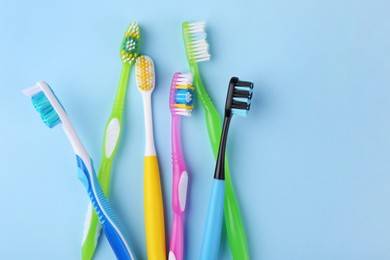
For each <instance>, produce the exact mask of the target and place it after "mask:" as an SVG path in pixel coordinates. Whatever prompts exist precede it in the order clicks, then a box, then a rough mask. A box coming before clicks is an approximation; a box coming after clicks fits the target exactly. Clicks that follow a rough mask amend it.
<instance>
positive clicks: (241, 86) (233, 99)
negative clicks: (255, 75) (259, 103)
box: [225, 77, 253, 117]
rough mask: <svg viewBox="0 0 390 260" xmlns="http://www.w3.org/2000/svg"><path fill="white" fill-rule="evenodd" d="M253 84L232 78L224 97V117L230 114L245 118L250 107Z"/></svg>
mask: <svg viewBox="0 0 390 260" xmlns="http://www.w3.org/2000/svg"><path fill="white" fill-rule="evenodd" d="M252 93H253V83H252V82H249V81H241V80H239V79H238V78H236V77H232V78H231V79H230V82H229V89H228V94H227V97H226V105H225V116H232V114H235V115H239V116H244V117H246V116H247V114H248V111H249V109H250V107H251V100H252Z"/></svg>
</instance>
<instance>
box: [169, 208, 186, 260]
mask: <svg viewBox="0 0 390 260" xmlns="http://www.w3.org/2000/svg"><path fill="white" fill-rule="evenodd" d="M183 259H184V222H183V214H179V213H176V212H174V213H173V226H172V236H171V244H170V246H169V256H168V260H183Z"/></svg>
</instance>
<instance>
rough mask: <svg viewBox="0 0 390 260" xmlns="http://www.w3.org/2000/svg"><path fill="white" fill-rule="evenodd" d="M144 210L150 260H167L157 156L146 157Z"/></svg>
mask: <svg viewBox="0 0 390 260" xmlns="http://www.w3.org/2000/svg"><path fill="white" fill-rule="evenodd" d="M144 210H145V228H146V248H147V252H148V259H149V260H160V259H166V249H165V227H164V210H163V201H162V193H161V184H160V173H159V169H158V162H157V157H156V156H145V162H144Z"/></svg>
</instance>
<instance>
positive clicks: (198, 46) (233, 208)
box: [182, 22, 249, 260]
mask: <svg viewBox="0 0 390 260" xmlns="http://www.w3.org/2000/svg"><path fill="white" fill-rule="evenodd" d="M182 30H183V38H184V45H185V49H186V56H187V60H188V63H189V66H190V70H191V73H192V74H193V75H194V87H195V90H196V93H197V95H198V98H199V100H200V103H201V104H202V106H203V108H204V110H205V116H206V125H207V132H208V135H209V139H210V144H211V147H212V150H213V153H214V156H215V158H217V154H218V144H219V138H220V134H221V130H222V126H221V117H220V116H219V114H218V112H217V110H216V108H215V107H214V105H213V103H212V102H211V100H210V97H209V95H208V94H207V91H206V89H205V87H204V86H203V83H202V80H201V78H200V74H199V70H198V63H199V62H203V61H208V60H209V59H210V54H209V46H208V43H207V41H206V32H205V22H196V23H189V22H184V23H183V25H182ZM225 173H226V194H225V199H224V203H225V206H224V216H225V224H226V230H227V235H228V240H229V245H230V250H231V251H232V255H233V258H234V259H240V260H246V259H249V251H248V245H247V241H246V234H245V228H244V224H243V221H242V218H241V214H240V208H239V206H238V202H237V199H236V196H235V193H234V188H233V183H232V180H231V178H230V173H229V167H228V162H227V160H226V166H225Z"/></svg>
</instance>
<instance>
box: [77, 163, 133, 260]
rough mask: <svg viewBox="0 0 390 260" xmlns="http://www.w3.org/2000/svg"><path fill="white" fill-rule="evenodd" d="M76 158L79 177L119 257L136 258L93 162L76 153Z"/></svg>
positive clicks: (124, 259)
mask: <svg viewBox="0 0 390 260" xmlns="http://www.w3.org/2000/svg"><path fill="white" fill-rule="evenodd" d="M76 158H77V166H78V169H79V171H78V178H79V179H80V181H81V182H82V183H83V184H84V186H85V188H86V190H87V192H88V196H89V199H90V200H91V203H92V205H93V207H94V209H95V211H96V213H97V215H98V217H99V221H100V223H101V224H102V227H103V231H104V233H105V234H106V237H107V239H108V241H109V243H110V245H111V248H112V249H113V251H114V253H115V255H116V257H117V259H121V260H122V259H123V260H127V259H135V258H134V255H133V253H132V250H131V249H130V247H129V245H128V244H127V243H126V240H125V239H124V236H123V234H122V232H121V231H120V229H119V225H118V221H117V219H116V216H115V215H114V212H113V210H112V208H111V206H110V204H109V202H108V200H107V198H106V197H105V196H104V194H103V191H102V188H101V186H100V184H99V182H98V179H97V177H96V174H95V172H94V169H93V166H92V162H86V163H85V162H84V161H83V160H82V159H81V158H80V157H79V156H78V155H76ZM86 165H88V166H89V167H87V166H86ZM88 168H90V169H92V171H93V172H92V173H90V172H89V171H88Z"/></svg>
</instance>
